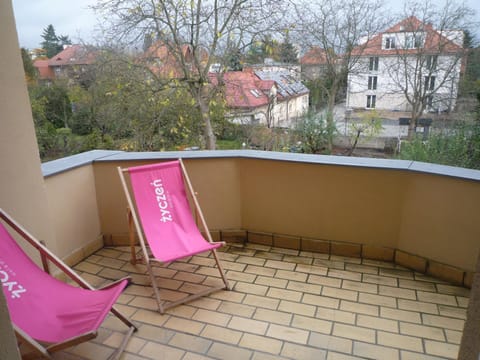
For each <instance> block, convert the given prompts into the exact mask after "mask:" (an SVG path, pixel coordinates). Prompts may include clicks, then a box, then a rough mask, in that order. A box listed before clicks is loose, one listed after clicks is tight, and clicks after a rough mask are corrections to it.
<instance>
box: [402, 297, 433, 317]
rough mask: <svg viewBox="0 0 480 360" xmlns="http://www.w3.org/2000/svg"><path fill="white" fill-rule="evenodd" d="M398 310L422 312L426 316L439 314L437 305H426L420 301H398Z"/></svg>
mask: <svg viewBox="0 0 480 360" xmlns="http://www.w3.org/2000/svg"><path fill="white" fill-rule="evenodd" d="M397 302H398V308H399V309H402V310H410V311H415V312H417V311H418V312H422V313H428V314H439V312H438V305H437V304H431V303H426V302H422V301H412V300H405V299H398V301H397Z"/></svg>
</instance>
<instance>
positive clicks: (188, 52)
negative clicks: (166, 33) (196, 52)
mask: <svg viewBox="0 0 480 360" xmlns="http://www.w3.org/2000/svg"><path fill="white" fill-rule="evenodd" d="M181 51H182V56H183V58H184V59H185V62H186V64H192V70H193V64H194V62H193V53H192V49H191V46H190V45H188V44H185V45H182V47H181ZM141 59H142V60H144V61H147V62H148V63H150V65H149V67H150V70H151V71H152V72H153V73H155V74H157V75H160V76H164V77H167V78H180V77H183V75H184V74H183V72H182V66H181V65H180V64H179V62H178V61H177V57H175V55H174V54H173V53H172V51H171V50H170V49H169V48H168V46H167V45H165V44H164V43H163V42H160V41H159V42H156V43H154V44H153V45H151V46H150V47H149V48H148V49H147V51H145V53H144V54H143V56H142V58H141ZM207 61H208V53H207V51H206V50H201V62H202V64H206V63H207Z"/></svg>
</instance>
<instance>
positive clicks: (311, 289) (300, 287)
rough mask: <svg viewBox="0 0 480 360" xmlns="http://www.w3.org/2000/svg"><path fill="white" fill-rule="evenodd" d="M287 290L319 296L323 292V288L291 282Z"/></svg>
mask: <svg viewBox="0 0 480 360" xmlns="http://www.w3.org/2000/svg"><path fill="white" fill-rule="evenodd" d="M287 289H288V290H294V291H300V292H305V293H310V294H315V295H319V294H320V292H321V291H322V286H320V285H313V284H306V283H305V282H299V281H289V282H288V285H287Z"/></svg>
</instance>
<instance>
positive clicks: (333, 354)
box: [327, 351, 358, 360]
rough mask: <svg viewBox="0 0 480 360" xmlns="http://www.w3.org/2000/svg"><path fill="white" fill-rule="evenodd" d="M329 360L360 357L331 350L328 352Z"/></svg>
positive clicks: (347, 359)
mask: <svg viewBox="0 0 480 360" xmlns="http://www.w3.org/2000/svg"><path fill="white" fill-rule="evenodd" d="M327 360H358V357H357V356H351V355H345V354H340V353H337V352H332V351H329V352H328V354H327Z"/></svg>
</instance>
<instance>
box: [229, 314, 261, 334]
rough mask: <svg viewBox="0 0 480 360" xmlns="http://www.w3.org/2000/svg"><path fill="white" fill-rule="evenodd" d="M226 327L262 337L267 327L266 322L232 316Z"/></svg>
mask: <svg viewBox="0 0 480 360" xmlns="http://www.w3.org/2000/svg"><path fill="white" fill-rule="evenodd" d="M227 327H228V328H230V329H234V330H239V331H243V332H249V333H253V334H257V335H264V334H265V332H266V330H267V327H268V322H265V321H259V320H252V319H246V318H243V317H239V316H233V317H232V318H231V319H230V322H229V323H228V325H227Z"/></svg>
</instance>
